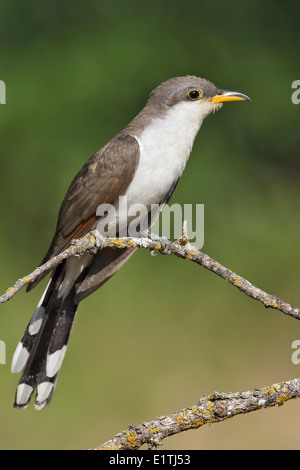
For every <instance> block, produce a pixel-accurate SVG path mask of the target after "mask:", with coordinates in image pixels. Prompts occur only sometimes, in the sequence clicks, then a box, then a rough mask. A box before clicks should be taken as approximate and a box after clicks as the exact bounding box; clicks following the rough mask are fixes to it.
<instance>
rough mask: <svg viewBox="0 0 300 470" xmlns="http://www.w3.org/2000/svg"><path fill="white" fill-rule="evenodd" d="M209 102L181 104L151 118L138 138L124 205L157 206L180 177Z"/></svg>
mask: <svg viewBox="0 0 300 470" xmlns="http://www.w3.org/2000/svg"><path fill="white" fill-rule="evenodd" d="M211 111H212V106H211V104H209V103H203V104H200V103H198V102H197V103H196V102H181V103H178V104H176V105H174V106H172V107H171V108H170V109H169V110H168V111H167V112H166V114H165V115H164V117H163V118H154V119H153V120H152V121H151V123H150V124H149V125H148V126H147V127H146V128H145V129H144V131H143V132H142V133H141V135H140V136H139V137H137V136H135V135H133V137H135V138H136V140H137V141H138V143H139V146H140V161H139V165H138V168H137V170H136V173H135V176H134V178H133V180H132V183H131V184H130V186H129V188H128V190H127V193H126V196H127V197H128V203H129V204H131V203H133V204H134V203H136V202H139V203H141V204H145V205H149V204H157V203H160V202H161V201H162V200H163V199H164V197H165V195H166V194H168V192H169V190H170V189H171V188H172V186H173V185H174V183H175V182H177V180H178V178H179V177H180V176H181V174H182V172H183V170H184V168H185V165H186V162H187V160H188V158H189V155H190V153H191V150H192V146H193V143H194V140H195V137H196V135H197V132H198V131H199V129H200V127H201V124H202V122H203V119H204V118H205V117H206V116H207V115H208V114H209V113H210V112H211Z"/></svg>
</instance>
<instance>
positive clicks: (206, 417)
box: [91, 379, 300, 450]
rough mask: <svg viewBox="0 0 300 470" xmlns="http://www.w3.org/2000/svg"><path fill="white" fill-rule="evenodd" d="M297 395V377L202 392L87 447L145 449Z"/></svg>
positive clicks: (298, 393) (298, 384) (298, 391)
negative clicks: (194, 401)
mask: <svg viewBox="0 0 300 470" xmlns="http://www.w3.org/2000/svg"><path fill="white" fill-rule="evenodd" d="M299 397H300V379H294V380H290V381H288V382H281V383H276V384H273V385H271V386H268V387H263V388H261V389H259V390H252V391H247V392H238V393H229V394H226V393H218V392H215V393H213V394H212V395H209V396H204V397H203V398H201V399H200V401H199V403H197V404H196V405H194V406H191V407H189V408H184V409H183V410H180V411H176V412H175V413H173V414H170V415H168V416H159V417H157V418H156V419H154V420H152V421H148V422H145V423H143V424H141V425H136V426H132V425H130V426H128V429H126V430H125V431H122V432H120V433H118V434H116V435H115V436H114V437H113V438H112V439H110V440H109V441H107V442H105V443H104V444H102V445H100V446H99V447H96V448H95V449H91V450H115V449H118V450H137V449H139V448H140V447H141V446H142V445H143V444H147V445H148V448H149V449H152V448H157V447H158V446H159V445H160V444H161V442H162V440H163V439H165V438H166V437H169V436H172V435H174V434H178V433H180V432H183V431H187V430H189V429H197V428H199V427H201V426H204V425H205V424H212V423H218V422H220V421H224V420H226V419H229V418H233V417H234V416H237V415H240V414H245V413H250V412H251V411H256V410H261V409H263V408H269V407H272V406H276V405H278V406H280V405H283V404H284V403H285V402H286V401H288V400H291V399H294V398H299Z"/></svg>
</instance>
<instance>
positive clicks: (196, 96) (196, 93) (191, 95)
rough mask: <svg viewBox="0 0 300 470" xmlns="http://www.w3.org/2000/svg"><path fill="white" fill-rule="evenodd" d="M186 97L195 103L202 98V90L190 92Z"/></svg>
mask: <svg viewBox="0 0 300 470" xmlns="http://www.w3.org/2000/svg"><path fill="white" fill-rule="evenodd" d="M187 96H188V98H189V99H190V100H192V101H197V100H199V98H201V97H202V96H203V91H202V90H190V91H189V92H188V93H187Z"/></svg>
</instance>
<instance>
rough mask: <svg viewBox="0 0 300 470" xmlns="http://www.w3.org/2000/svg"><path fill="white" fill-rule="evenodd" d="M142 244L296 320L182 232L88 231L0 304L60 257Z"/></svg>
mask: <svg viewBox="0 0 300 470" xmlns="http://www.w3.org/2000/svg"><path fill="white" fill-rule="evenodd" d="M106 247H110V248H116V249H118V248H145V249H148V250H150V251H151V252H154V251H155V250H157V251H159V252H160V253H163V254H168V255H171V254H174V255H175V256H178V257H179V258H182V259H188V260H190V261H193V262H194V263H197V264H199V265H200V266H202V267H203V268H205V269H208V270H209V271H211V272H213V273H215V274H217V275H218V276H220V277H221V278H223V279H224V280H225V281H227V282H229V283H230V284H231V285H233V286H235V287H237V288H238V289H239V290H240V291H241V292H243V293H244V294H246V295H248V296H249V297H251V298H253V299H255V300H258V301H259V302H261V303H263V304H264V306H265V307H268V308H272V309H276V310H279V311H281V312H283V313H285V314H286V315H289V316H291V317H293V318H296V319H297V320H300V309H299V308H297V307H294V306H292V305H290V304H289V303H288V302H285V301H284V300H281V299H279V298H278V297H276V296H275V295H271V294H267V293H266V292H264V291H263V290H262V289H259V288H258V287H256V286H254V285H253V284H251V283H250V282H249V281H248V280H247V279H245V278H243V277H241V276H239V275H238V274H236V273H235V272H233V271H231V270H230V269H228V268H226V267H225V266H222V264H220V263H218V262H217V261H215V260H214V259H212V258H210V257H209V256H208V255H206V254H205V253H202V252H201V251H199V250H197V248H195V247H193V246H191V245H190V243H189V241H188V238H187V236H186V235H185V234H184V235H183V236H182V237H181V238H180V239H179V240H176V241H173V242H172V241H169V240H167V239H161V238H133V237H127V238H107V237H102V236H101V235H100V234H99V233H98V232H97V231H94V232H91V233H90V234H88V235H87V236H86V237H84V238H80V239H78V240H73V242H72V245H71V246H70V248H68V249H67V250H65V251H64V252H63V253H60V254H59V255H57V256H55V257H54V258H52V259H51V260H49V261H48V262H47V263H45V264H44V265H42V266H39V267H38V268H37V269H35V270H34V271H33V272H32V273H31V274H28V275H27V276H25V277H23V278H22V279H19V280H18V281H17V282H16V283H15V285H14V286H12V287H10V288H9V289H7V291H6V292H5V294H3V295H2V296H1V297H0V304H1V303H4V302H6V301H7V300H9V299H11V298H12V297H13V296H14V295H15V294H16V293H17V292H18V291H19V290H21V289H22V287H24V286H25V285H26V284H28V283H29V282H30V281H33V280H34V279H36V278H37V276H39V274H41V273H43V272H46V271H49V269H53V268H55V267H56V266H57V265H58V264H59V263H61V262H62V261H63V260H64V259H66V258H70V257H71V256H80V255H82V254H83V253H87V252H96V250H97V249H102V248H106Z"/></svg>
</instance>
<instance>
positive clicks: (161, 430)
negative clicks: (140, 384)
mask: <svg viewBox="0 0 300 470" xmlns="http://www.w3.org/2000/svg"><path fill="white" fill-rule="evenodd" d="M106 247H110V248H115V249H126V248H144V249H148V250H150V252H151V253H152V254H154V252H155V250H157V251H159V252H160V253H162V254H167V255H171V254H174V255H175V256H177V257H179V258H182V259H188V260H190V261H193V262H194V263H196V264H199V265H200V266H202V267H204V268H205V269H208V270H209V271H211V272H213V273H215V274H217V275H218V276H220V277H221V278H222V279H224V280H226V281H227V282H229V283H230V284H231V285H233V286H235V287H237V288H238V289H239V290H240V291H241V292H243V293H244V294H246V295H248V296H249V297H251V298H253V299H255V300H258V301H259V302H261V303H263V305H264V306H265V307H269V308H272V309H276V310H279V311H281V312H283V313H284V314H286V315H289V316H291V317H293V318H296V319H297V320H299V319H300V309H299V308H297V307H294V306H292V305H290V304H289V303H287V302H285V301H283V300H281V299H279V298H278V297H276V296H274V295H270V294H267V293H266V292H264V291H263V290H261V289H259V288H258V287H256V286H254V285H253V284H251V283H250V282H249V281H247V279H244V278H243V277H241V276H239V275H238V274H236V273H235V272H233V271H231V270H230V269H228V268H226V267H225V266H222V265H221V264H220V263H218V262H217V261H215V260H214V259H212V258H210V257H209V256H208V255H206V254H205V253H202V252H201V251H199V250H197V249H196V248H195V247H193V246H191V245H190V243H189V240H188V238H187V235H186V233H185V230H184V231H183V236H182V237H181V238H180V239H178V240H176V241H174V242H172V241H169V240H167V239H165V238H159V237H156V238H155V237H154V236H152V238H133V237H127V238H106V237H102V236H101V235H100V234H99V232H97V231H94V232H91V233H89V234H88V235H87V236H86V237H84V238H80V239H78V240H73V241H72V243H71V246H70V247H69V248H68V249H67V250H65V251H64V252H63V253H60V254H59V255H57V256H55V257H54V258H52V259H51V260H49V261H48V262H47V263H45V264H44V265H42V266H39V267H38V268H37V269H35V270H34V271H33V272H32V273H31V274H28V275H27V276H25V277H23V278H22V279H19V280H18V281H17V282H16V283H15V284H14V285H13V286H12V287H10V288H9V289H7V291H6V293H5V294H3V295H2V296H1V297H0V304H1V303H4V302H6V301H8V300H10V299H11V298H12V297H13V296H14V295H15V294H16V293H17V292H19V291H20V290H21V289H22V288H23V287H24V286H25V285H27V284H28V283H29V282H30V281H34V280H35V279H36V278H37V276H39V275H40V274H42V273H44V272H49V271H50V270H52V269H53V268H55V267H56V266H57V265H58V264H59V263H61V262H62V261H63V260H64V259H67V258H70V257H72V256H76V257H79V256H81V255H83V254H84V253H96V252H97V250H99V249H104V248H106ZM298 397H300V379H294V380H291V381H288V382H282V383H277V384H274V385H271V386H267V387H264V388H262V389H260V390H253V391H247V392H238V393H230V394H225V393H218V392H215V393H214V394H212V395H210V396H205V397H204V398H202V399H201V400H200V401H199V403H198V404H197V405H194V406H192V407H190V408H184V409H183V410H180V411H177V412H175V413H173V414H171V415H169V416H160V417H158V418H157V419H155V420H153V421H149V422H145V423H143V424H141V425H136V426H129V427H128V429H127V430H125V431H122V432H121V433H119V434H117V435H116V436H115V437H113V438H112V439H110V440H109V441H107V442H106V443H104V444H102V445H101V446H99V447H97V448H96V449H95V450H102V449H108V450H109V449H118V450H125V449H131V450H134V449H139V448H140V447H141V446H142V445H143V444H147V445H148V447H149V448H151V449H152V448H155V447H157V446H158V445H159V444H160V443H161V441H162V440H163V439H164V438H166V437H169V436H172V435H174V434H177V433H180V432H183V431H187V430H188V429H196V428H199V427H200V426H203V425H205V424H208V423H217V422H219V421H224V420H225V419H228V418H232V417H234V416H236V415H238V414H243V413H249V412H251V411H254V410H259V409H262V408H268V407H271V406H275V405H282V404H283V403H284V402H285V401H287V400H290V399H293V398H298Z"/></svg>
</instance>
